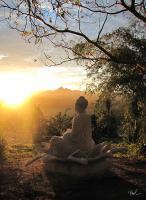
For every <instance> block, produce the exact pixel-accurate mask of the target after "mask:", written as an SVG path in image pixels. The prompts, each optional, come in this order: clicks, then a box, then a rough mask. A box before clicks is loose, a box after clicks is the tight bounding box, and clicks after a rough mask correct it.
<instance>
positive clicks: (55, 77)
mask: <svg viewBox="0 0 146 200" xmlns="http://www.w3.org/2000/svg"><path fill="white" fill-rule="evenodd" d="M68 73H70V71H69V72H68V71H67V69H66V67H62V68H60V67H58V68H57V67H55V68H47V67H42V68H41V67H40V68H29V69H21V70H13V71H1V72H0V102H3V103H4V104H5V105H7V106H11V107H16V106H19V105H22V104H23V103H24V102H26V101H27V100H28V99H29V98H30V97H31V96H32V95H33V94H35V93H38V92H41V91H44V90H54V89H57V88H59V87H65V88H70V89H77V88H78V81H80V80H81V78H80V77H72V76H68Z"/></svg>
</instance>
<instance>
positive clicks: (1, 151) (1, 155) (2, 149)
mask: <svg viewBox="0 0 146 200" xmlns="http://www.w3.org/2000/svg"><path fill="white" fill-rule="evenodd" d="M5 158H6V140H5V139H4V137H3V136H1V135H0V162H2V161H3V160H4V159H5Z"/></svg>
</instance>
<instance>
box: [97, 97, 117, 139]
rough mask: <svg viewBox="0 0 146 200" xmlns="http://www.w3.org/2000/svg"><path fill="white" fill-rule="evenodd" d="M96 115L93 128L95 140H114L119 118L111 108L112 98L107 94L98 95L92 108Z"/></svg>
mask: <svg viewBox="0 0 146 200" xmlns="http://www.w3.org/2000/svg"><path fill="white" fill-rule="evenodd" d="M94 113H95V115H96V117H97V128H96V129H95V130H94V131H95V133H94V137H95V140H97V141H98V142H99V141H102V140H105V139H106V140H107V139H110V140H114V139H117V138H118V126H119V123H120V119H119V117H118V116H116V115H115V113H114V112H113V110H112V100H111V98H109V96H106V97H100V98H99V99H98V100H97V102H96V104H95V108H94Z"/></svg>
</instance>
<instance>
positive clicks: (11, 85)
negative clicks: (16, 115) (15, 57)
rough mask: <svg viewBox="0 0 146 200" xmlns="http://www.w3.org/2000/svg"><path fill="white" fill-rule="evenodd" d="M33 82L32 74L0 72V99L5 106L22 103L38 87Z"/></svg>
mask: <svg viewBox="0 0 146 200" xmlns="http://www.w3.org/2000/svg"><path fill="white" fill-rule="evenodd" d="M37 87H38V85H37V84H35V82H34V78H33V76H32V74H31V75H30V74H25V73H22V72H21V73H20V72H19V73H18V72H5V73H1V74H0V100H1V102H3V103H4V104H5V105H7V106H11V107H16V106H20V105H22V104H23V103H24V102H25V101H26V100H27V99H28V98H29V97H30V96H32V95H33V94H34V93H36V92H37V91H38V90H39V89H40V88H37Z"/></svg>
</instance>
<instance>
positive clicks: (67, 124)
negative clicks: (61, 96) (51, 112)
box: [34, 109, 72, 144]
mask: <svg viewBox="0 0 146 200" xmlns="http://www.w3.org/2000/svg"><path fill="white" fill-rule="evenodd" d="M37 116H38V117H37V130H36V133H35V135H34V143H35V144H39V143H40V142H43V141H46V140H49V139H50V137H51V136H55V135H56V136H60V135H61V134H63V133H64V132H65V131H66V130H67V129H68V128H71V121H72V116H70V115H69V114H68V113H67V111H65V112H64V113H62V112H59V113H58V114H57V115H55V116H53V117H51V118H50V119H49V120H47V119H45V117H44V116H43V113H42V111H41V110H40V109H37Z"/></svg>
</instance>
